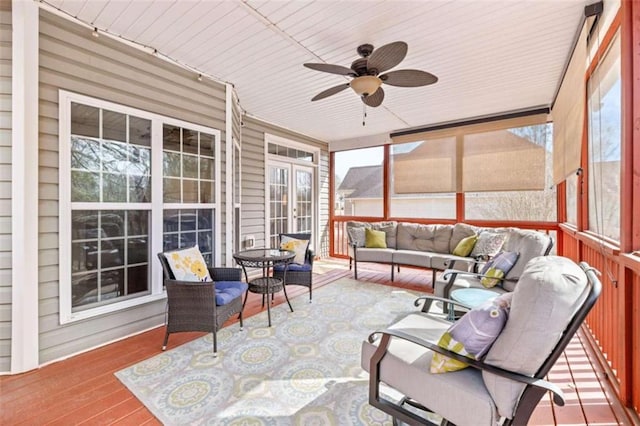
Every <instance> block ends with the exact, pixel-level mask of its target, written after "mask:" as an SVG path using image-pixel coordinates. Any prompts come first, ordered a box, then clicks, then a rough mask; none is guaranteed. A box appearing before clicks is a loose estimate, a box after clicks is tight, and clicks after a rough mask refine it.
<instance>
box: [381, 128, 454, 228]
mask: <svg viewBox="0 0 640 426" xmlns="http://www.w3.org/2000/svg"><path fill="white" fill-rule="evenodd" d="M456 152H457V139H456V138H455V137H449V138H441V139H430V140H424V141H418V142H409V143H403V144H395V145H393V146H392V147H391V173H390V179H391V188H390V189H391V191H390V196H391V200H390V208H391V212H390V213H391V216H392V217H398V218H403V217H407V218H425V217H428V218H446V219H451V218H455V216H456V196H455V191H456V188H457V173H456V170H457V164H456V158H457V155H456Z"/></svg>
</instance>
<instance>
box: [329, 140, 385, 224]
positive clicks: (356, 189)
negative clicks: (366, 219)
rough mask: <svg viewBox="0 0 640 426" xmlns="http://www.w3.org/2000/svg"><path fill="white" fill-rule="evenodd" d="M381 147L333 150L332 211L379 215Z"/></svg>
mask: <svg viewBox="0 0 640 426" xmlns="http://www.w3.org/2000/svg"><path fill="white" fill-rule="evenodd" d="M383 157H384V151H383V148H382V147H375V148H365V149H354V150H350V151H342V152H336V154H335V176H334V178H335V188H336V193H335V200H336V205H335V206H334V208H335V214H336V215H340V216H342V215H344V216H374V217H381V216H382V214H383V212H382V209H383V201H382V195H383V191H382V162H383Z"/></svg>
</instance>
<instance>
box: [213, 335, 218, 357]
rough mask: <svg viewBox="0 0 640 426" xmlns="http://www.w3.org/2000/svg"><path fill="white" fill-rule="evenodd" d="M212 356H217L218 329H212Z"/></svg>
mask: <svg viewBox="0 0 640 426" xmlns="http://www.w3.org/2000/svg"><path fill="white" fill-rule="evenodd" d="M213 356H214V357H217V356H218V330H213Z"/></svg>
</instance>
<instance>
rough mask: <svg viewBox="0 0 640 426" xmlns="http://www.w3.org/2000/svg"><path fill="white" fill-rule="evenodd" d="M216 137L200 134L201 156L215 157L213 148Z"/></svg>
mask: <svg viewBox="0 0 640 426" xmlns="http://www.w3.org/2000/svg"><path fill="white" fill-rule="evenodd" d="M214 142H215V136H213V135H209V134H207V133H200V155H206V156H208V157H213V147H214Z"/></svg>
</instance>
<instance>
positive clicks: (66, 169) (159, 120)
mask: <svg viewBox="0 0 640 426" xmlns="http://www.w3.org/2000/svg"><path fill="white" fill-rule="evenodd" d="M71 102H76V103H80V104H83V105H89V106H94V107H96V108H103V109H109V110H112V111H116V112H120V113H123V114H127V115H135V116H136V117H140V118H145V119H148V120H151V132H152V139H151V140H152V146H151V148H152V149H151V179H152V184H151V188H152V196H151V197H152V200H154V201H153V202H152V203H102V204H101V209H102V208H104V209H106V208H107V206H108V207H112V208H115V209H118V208H124V209H133V208H138V207H141V209H142V210H149V211H150V212H151V226H150V228H149V239H150V245H149V252H150V256H149V262H150V267H151V271H150V281H151V288H150V290H151V294H148V295H145V296H139V297H133V298H130V299H126V300H122V301H120V302H114V303H110V304H107V305H102V306H98V307H95V308H90V309H86V310H83V311H78V312H72V307H71V263H70V262H69V259H71V212H72V208H77V209H81V208H82V207H83V206H87V207H91V208H95V203H72V202H71V172H70V171H71V146H70V141H71V121H70V120H71ZM58 106H59V121H58V131H59V133H58V134H59V141H60V144H59V145H60V147H59V188H60V192H59V212H58V213H59V236H60V237H59V254H60V256H59V265H58V266H59V274H60V275H59V291H60V296H59V311H60V312H59V314H60V324H67V323H71V322H75V321H80V320H84V319H88V318H94V317H97V316H100V315H104V314H107V313H112V312H117V311H121V310H123V309H127V308H131V307H134V306H139V305H143V304H146V303H150V302H154V301H157V300H161V299H164V298H165V297H166V292H165V291H164V290H163V286H162V268H161V267H160V264H159V262H156V261H154V260H155V253H160V252H162V250H163V246H162V234H163V223H162V222H163V214H162V213H163V210H164V209H165V208H179V209H190V208H200V209H202V208H207V209H209V208H210V209H213V210H214V215H215V225H214V226H215V230H214V232H215V238H214V240H215V244H214V251H215V258H214V261H215V262H216V264H218V263H219V262H220V250H221V241H220V239H221V238H220V235H221V233H220V231H221V229H220V223H221V218H220V216H221V212H220V209H219V207H218V206H219V205H220V196H221V188H220V145H221V143H222V141H221V139H220V136H221V132H220V131H219V130H217V129H213V128H209V127H205V126H202V125H199V124H195V123H190V122H187V121H183V120H177V119H174V118H171V117H166V116H163V115H159V114H154V113H150V112H147V111H143V110H139V109H136V108H131V107H127V106H125V105H120V104H116V103H112V102H108V101H104V100H100V99H96V98H92V97H89V96H84V95H80V94H77V93H73V92H68V91H65V90H60V91H59V94H58ZM163 124H169V125H174V126H179V127H188V128H190V129H193V130H196V131H199V132H204V133H209V134H213V135H214V136H215V138H216V139H215V140H216V144H215V147H214V156H215V158H214V164H215V175H214V185H215V202H214V203H207V204H193V203H184V204H179V203H172V204H168V203H167V204H164V203H162V202H161V200H162V179H163V175H162V146H161V145H160V144H159V143H158V142H157V141H162V125H163Z"/></svg>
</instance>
